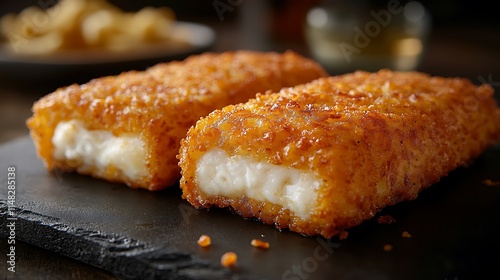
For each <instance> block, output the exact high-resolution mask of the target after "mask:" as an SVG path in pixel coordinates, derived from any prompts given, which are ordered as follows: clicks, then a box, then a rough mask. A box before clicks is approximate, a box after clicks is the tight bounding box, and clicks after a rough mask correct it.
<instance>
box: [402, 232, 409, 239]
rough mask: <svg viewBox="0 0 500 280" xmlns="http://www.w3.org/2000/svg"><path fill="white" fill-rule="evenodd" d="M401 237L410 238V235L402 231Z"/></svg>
mask: <svg viewBox="0 0 500 280" xmlns="http://www.w3.org/2000/svg"><path fill="white" fill-rule="evenodd" d="M401 236H402V237H405V238H411V234H410V233H409V232H407V231H403V234H401Z"/></svg>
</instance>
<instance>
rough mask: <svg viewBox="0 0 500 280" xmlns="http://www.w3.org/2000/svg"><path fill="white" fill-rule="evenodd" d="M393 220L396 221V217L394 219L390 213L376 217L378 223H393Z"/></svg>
mask: <svg viewBox="0 0 500 280" xmlns="http://www.w3.org/2000/svg"><path fill="white" fill-rule="evenodd" d="M395 222H396V219H394V218H393V217H392V216H391V215H384V216H380V217H378V223H379V224H387V225H390V224H393V223H395Z"/></svg>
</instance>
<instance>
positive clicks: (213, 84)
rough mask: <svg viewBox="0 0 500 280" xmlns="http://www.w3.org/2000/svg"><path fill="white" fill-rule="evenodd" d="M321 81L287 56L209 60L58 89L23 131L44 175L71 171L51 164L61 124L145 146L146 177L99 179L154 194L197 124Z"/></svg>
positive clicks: (300, 60) (314, 68)
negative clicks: (232, 107)
mask: <svg viewBox="0 0 500 280" xmlns="http://www.w3.org/2000/svg"><path fill="white" fill-rule="evenodd" d="M325 75H326V72H325V71H324V70H323V69H322V68H321V66H319V65H318V64H317V63H315V62H313V61H311V60H309V59H306V58H304V57H301V56H299V55H298V54H296V53H293V52H290V51H288V52H286V53H284V54H278V53H258V52H250V51H238V52H227V53H223V54H215V53H206V54H203V55H197V56H192V57H189V58H187V59H186V60H185V61H181V62H170V63H164V64H159V65H156V66H153V67H151V68H149V69H147V70H146V71H143V72H138V71H130V72H126V73H122V74H121V75H118V76H110V77H103V78H99V79H95V80H92V81H90V82H89V83H87V84H84V85H76V84H75V85H71V86H68V87H65V88H61V89H58V90H57V91H55V92H54V93H52V94H49V95H47V96H46V97H44V98H42V99H41V100H39V101H38V102H36V103H35V105H34V106H33V117H31V118H30V119H29V120H28V121H27V125H28V127H29V128H30V130H31V136H32V138H33V140H34V142H35V145H36V147H37V151H38V154H39V156H40V158H41V159H42V160H43V161H44V163H45V165H46V166H47V168H48V169H49V170H52V169H54V168H56V167H57V168H61V169H63V170H74V168H75V166H73V167H71V165H70V164H68V163H66V162H64V161H56V160H54V158H53V151H54V147H53V144H52V142H51V140H52V136H53V134H54V129H55V127H56V125H57V124H58V123H59V122H61V121H68V120H71V119H76V120H81V121H82V122H83V123H84V125H85V128H86V129H87V130H106V131H110V132H112V133H113V134H114V135H115V136H120V135H126V134H137V135H140V137H141V139H142V140H143V142H144V143H145V144H146V150H147V154H146V155H145V157H146V159H147V169H148V171H149V175H148V176H147V177H146V178H142V179H141V180H139V181H131V180H128V179H127V178H125V177H124V176H123V175H122V174H120V172H117V171H116V169H114V168H113V167H112V166H109V167H108V170H106V175H105V176H104V179H107V180H110V181H117V182H125V183H127V184H128V185H129V186H131V187H136V188H146V189H149V190H159V189H162V188H165V187H168V186H170V185H172V184H174V183H175V182H176V181H177V180H178V179H179V178H180V172H179V171H180V170H179V167H178V162H177V159H176V155H177V153H178V149H179V142H180V140H181V139H182V138H183V137H184V136H185V134H186V132H187V130H188V129H189V127H190V126H192V125H193V124H194V123H195V122H196V121H197V120H198V119H199V118H200V117H201V116H206V115H207V114H208V113H210V112H211V111H213V110H214V109H217V108H222V107H223V106H226V105H228V104H234V103H239V102H245V101H247V100H248V99H249V98H252V97H255V94H256V93H257V92H264V91H266V90H268V89H272V90H274V91H276V90H279V89H281V88H282V87H289V86H294V85H297V84H301V83H305V82H309V81H311V80H313V79H316V78H319V77H322V76H325ZM90 175H93V176H96V174H90Z"/></svg>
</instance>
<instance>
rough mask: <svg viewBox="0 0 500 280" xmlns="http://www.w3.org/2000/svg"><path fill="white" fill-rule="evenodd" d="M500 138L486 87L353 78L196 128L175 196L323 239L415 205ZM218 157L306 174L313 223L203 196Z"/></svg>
mask: <svg viewBox="0 0 500 280" xmlns="http://www.w3.org/2000/svg"><path fill="white" fill-rule="evenodd" d="M241 135H245V137H241ZM499 135H500V110H499V109H498V107H497V105H496V102H495V100H494V99H493V89H492V88H491V87H490V86H488V85H481V86H477V87H476V86H474V85H473V84H472V83H471V82H470V81H469V80H467V79H460V78H442V77H430V76H428V75H426V74H423V73H417V72H391V71H388V70H382V71H379V72H377V73H367V72H361V71H359V72H355V73H352V74H347V75H343V76H337V77H329V78H321V79H318V80H315V81H313V82H311V83H308V84H306V85H300V86H297V87H294V88H288V89H283V90H281V91H280V92H279V93H275V94H269V95H258V96H257V97H256V99H252V100H250V101H249V102H247V103H245V104H240V105H235V106H227V107H225V108H223V109H222V110H217V111H214V112H212V113H211V114H210V115H209V116H207V117H205V118H202V119H201V120H200V121H198V122H197V124H196V126H195V127H193V128H191V129H190V130H189V132H188V135H187V138H185V139H184V140H183V141H182V144H181V150H180V154H179V158H180V163H179V165H180V166H181V170H182V172H181V173H182V176H183V177H182V178H181V188H182V190H183V197H184V198H186V199H187V200H188V201H189V202H190V203H191V204H193V205H194V206H195V207H210V206H218V207H231V208H233V209H234V210H235V211H236V212H237V213H239V214H241V215H242V216H244V217H254V218H258V219H260V220H261V221H263V222H264V223H268V224H275V225H276V226H277V227H278V228H290V230H292V231H295V232H299V233H303V234H308V235H316V234H318V235H323V236H324V237H327V238H329V237H332V236H334V235H336V234H338V233H339V232H341V231H342V230H344V229H346V228H349V227H352V226H355V225H358V224H360V223H361V222H362V221H363V220H365V219H369V218H371V217H373V216H374V215H375V214H376V212H377V211H378V210H380V209H382V208H383V207H385V206H388V205H392V204H395V203H398V202H400V201H404V200H410V199H415V198H416V197H417V195H418V193H419V192H420V191H421V190H422V189H423V188H426V187H429V186H430V185H432V184H433V183H435V182H437V181H438V180H439V179H440V178H441V177H443V176H445V175H447V173H448V172H450V171H452V170H453V169H455V168H457V167H459V166H461V165H466V164H467V163H468V162H470V161H471V160H472V159H473V158H475V157H476V156H478V155H479V154H480V153H481V152H483V151H484V150H485V149H487V147H488V146H490V145H491V144H492V143H494V142H495V141H497V140H498V138H499ZM214 147H218V148H221V149H222V150H224V151H226V152H227V153H228V154H229V155H244V156H247V157H250V158H253V159H255V160H258V161H261V162H267V163H271V164H275V165H282V166H289V167H293V168H296V169H299V170H310V171H312V172H313V173H314V174H315V175H316V177H317V178H319V179H320V180H321V181H322V185H321V186H320V188H319V190H318V198H317V200H316V202H315V206H314V207H313V209H310V217H309V219H307V220H304V219H301V218H299V217H297V216H296V215H294V213H291V212H290V211H289V210H287V209H284V208H283V207H281V206H280V205H275V204H272V203H269V202H265V201H255V200H253V199H249V198H246V197H223V196H209V195H206V194H204V193H203V192H202V191H201V190H200V189H199V188H198V186H197V185H196V184H195V181H194V176H195V169H196V162H197V161H198V159H199V158H200V157H201V156H202V155H203V154H204V153H205V152H206V151H208V150H210V149H212V148H214ZM311 191H312V190H311Z"/></svg>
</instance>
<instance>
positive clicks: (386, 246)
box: [384, 244, 394, 252]
mask: <svg viewBox="0 0 500 280" xmlns="http://www.w3.org/2000/svg"><path fill="white" fill-rule="evenodd" d="M393 248H394V247H392V245H391V244H385V245H384V251H386V252H389V251H392V249H393Z"/></svg>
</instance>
